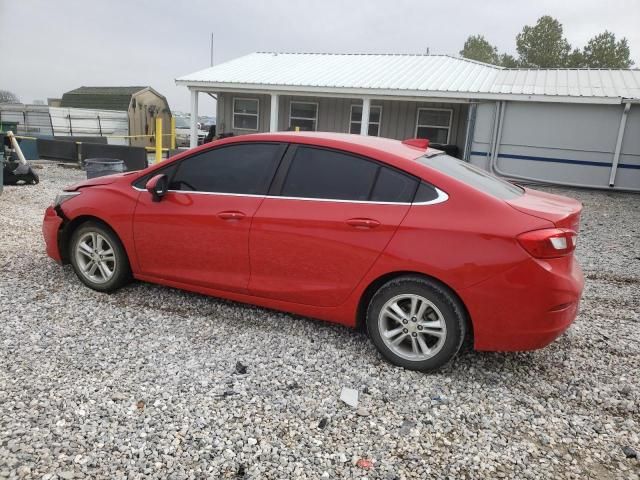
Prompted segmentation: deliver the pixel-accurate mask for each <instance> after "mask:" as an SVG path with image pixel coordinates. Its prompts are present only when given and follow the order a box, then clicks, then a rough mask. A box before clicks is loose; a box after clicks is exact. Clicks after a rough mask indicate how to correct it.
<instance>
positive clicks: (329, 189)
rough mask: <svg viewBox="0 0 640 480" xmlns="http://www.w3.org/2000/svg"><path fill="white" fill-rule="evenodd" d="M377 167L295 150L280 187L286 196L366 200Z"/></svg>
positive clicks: (326, 152)
mask: <svg viewBox="0 0 640 480" xmlns="http://www.w3.org/2000/svg"><path fill="white" fill-rule="evenodd" d="M378 168H379V167H378V165H377V164H376V163H374V162H370V161H368V160H365V159H363V158H359V157H354V156H352V155H349V154H346V153H341V152H336V151H333V150H323V149H318V148H310V147H298V149H297V150H296V154H295V156H294V158H293V160H292V162H291V166H290V167H289V172H288V173H287V178H286V180H285V182H284V186H283V188H282V195H283V196H285V197H302V198H323V199H331V200H361V201H362V200H368V199H369V192H370V191H371V187H372V185H373V182H374V180H375V177H376V173H377V171H378Z"/></svg>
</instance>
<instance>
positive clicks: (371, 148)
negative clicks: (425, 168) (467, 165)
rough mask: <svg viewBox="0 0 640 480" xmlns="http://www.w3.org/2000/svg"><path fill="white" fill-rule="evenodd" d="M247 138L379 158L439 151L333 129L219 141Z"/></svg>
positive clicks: (232, 140)
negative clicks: (333, 130) (328, 148)
mask: <svg viewBox="0 0 640 480" xmlns="http://www.w3.org/2000/svg"><path fill="white" fill-rule="evenodd" d="M247 141H252V142H260V141H263V142H264V141H268V142H287V143H300V144H307V145H316V146H322V147H334V148H337V149H340V150H345V151H348V152H353V153H360V154H363V155H371V156H374V157H376V158H380V157H385V156H388V155H392V156H394V157H396V158H397V159H404V160H411V161H412V162H413V160H415V159H416V158H418V157H421V156H423V155H425V154H429V155H431V154H433V153H436V152H437V150H434V149H431V148H430V149H424V148H420V147H416V146H412V145H407V144H405V143H402V142H401V141H400V140H393V139H391V138H384V137H372V136H367V135H354V134H349V133H333V132H273V133H252V134H248V135H238V136H233V137H227V138H225V139H224V140H220V143H219V144H222V143H237V142H247ZM216 143H217V142H216ZM365 151H366V153H365Z"/></svg>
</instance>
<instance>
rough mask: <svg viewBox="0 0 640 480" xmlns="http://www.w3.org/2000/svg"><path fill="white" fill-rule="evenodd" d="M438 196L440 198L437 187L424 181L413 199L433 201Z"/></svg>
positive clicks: (417, 201)
mask: <svg viewBox="0 0 640 480" xmlns="http://www.w3.org/2000/svg"><path fill="white" fill-rule="evenodd" d="M436 198H438V191H437V190H436V187H434V186H433V185H429V184H428V183H424V182H423V183H421V184H420V186H419V187H418V191H417V192H416V196H415V198H414V199H413V202H414V203H425V202H431V201H432V200H435V199H436Z"/></svg>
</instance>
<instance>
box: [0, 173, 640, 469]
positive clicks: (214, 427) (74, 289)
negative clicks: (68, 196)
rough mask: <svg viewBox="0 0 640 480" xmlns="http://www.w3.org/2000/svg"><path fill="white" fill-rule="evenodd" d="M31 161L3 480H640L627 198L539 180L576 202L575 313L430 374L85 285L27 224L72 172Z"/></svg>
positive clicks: (203, 309) (12, 279)
mask: <svg viewBox="0 0 640 480" xmlns="http://www.w3.org/2000/svg"><path fill="white" fill-rule="evenodd" d="M39 173H40V175H41V183H40V184H39V185H38V186H35V187H5V191H4V193H3V194H2V195H1V196H0V478H5V477H8V478H17V477H24V478H32V477H35V478H51V479H52V478H62V479H70V478H110V479H113V478H132V479H133V478H147V477H148V478H175V479H181V478H243V477H244V478H253V479H262V478H266V479H271V478H274V479H275V478H314V479H315V478H365V477H366V478H380V479H393V478H399V479H400V478H420V479H423V478H451V479H454V478H455V479H465V478H466V479H476V478H491V479H493V478H518V479H522V478H530V479H538V478H574V479H584V478H594V479H606V478H620V479H623V478H624V479H634V478H635V479H637V478H639V476H640V462H639V460H638V459H637V458H627V455H628V456H631V457H632V456H633V453H634V451H640V414H639V407H640V381H639V380H638V370H639V367H640V328H639V327H640V288H639V286H640V196H638V195H632V194H620V193H618V194H614V193H605V192H595V191H584V190H569V189H559V188H553V189H548V190H551V191H553V192H556V193H565V194H568V195H571V196H573V197H576V198H578V199H580V200H581V201H582V202H583V203H584V206H585V210H584V214H583V221H582V232H581V235H580V244H579V248H578V255H579V258H580V260H581V263H582V265H583V267H584V269H585V273H586V276H587V286H586V290H585V293H584V297H583V303H582V307H581V313H580V316H579V318H578V320H577V322H576V323H575V325H574V327H573V328H572V329H571V330H570V331H569V332H568V333H567V334H566V335H564V336H563V337H562V338H560V339H559V340H558V341H556V342H555V343H554V344H552V345H551V346H550V347H548V348H546V349H544V350H542V351H538V352H532V353H520V354H500V353H474V352H467V353H464V354H463V355H462V356H460V357H459V358H458V359H457V360H456V362H455V363H454V364H453V365H451V366H450V367H448V368H447V369H446V370H445V371H442V372H440V373H438V374H432V375H426V374H420V373H416V372H410V371H404V370H402V369H400V368H396V367H392V366H390V365H388V364H387V363H385V362H384V361H383V360H382V359H381V357H380V356H379V355H378V354H377V353H376V351H375V349H374V347H373V346H372V345H371V343H370V342H369V341H368V339H367V338H366V336H365V335H364V334H362V333H357V332H353V331H350V330H348V329H346V328H342V327H339V326H335V325H330V324H327V323H323V322H317V321H312V320H308V319H304V318H298V317H294V316H292V315H287V314H282V313H277V312H272V311H267V310H263V309H259V308H254V307H249V306H243V305H239V304H233V303H229V302H224V301H219V300H216V299H213V298H207V297H203V296H199V295H194V294H189V293H184V292H180V291H178V290H172V289H169V288H164V287H157V286H153V285H148V284H143V283H134V284H131V285H130V286H128V287H127V288H125V289H123V290H121V291H119V292H118V293H116V294H113V295H104V294H99V293H96V292H93V291H91V290H89V289H87V288H85V287H84V286H82V285H81V284H80V282H79V281H78V280H77V279H76V277H75V275H74V273H73V271H72V270H71V268H70V267H65V268H61V267H59V266H58V265H56V264H55V263H54V262H53V261H51V260H50V259H48V258H47V257H46V255H45V253H44V243H43V240H42V235H41V232H40V225H41V219H42V213H43V211H44V208H45V207H46V205H48V204H49V203H50V202H51V201H52V200H53V198H54V196H55V194H56V192H58V191H59V190H60V189H61V188H62V187H63V186H64V185H67V184H69V183H72V182H75V181H77V180H80V179H81V178H82V175H83V174H82V172H79V171H76V170H69V169H63V168H60V167H57V166H54V165H46V166H43V168H42V169H41V170H39ZM237 362H241V363H242V364H243V365H246V367H247V369H246V373H244V374H241V373H237ZM240 370H242V369H240ZM342 387H352V388H355V389H357V390H359V392H360V407H359V408H358V409H353V408H351V407H348V406H347V405H345V404H343V403H342V402H340V400H339V396H340V391H341V388H342ZM625 447H628V448H627V449H626V450H625V449H624V448H625ZM629 449H633V450H629ZM625 452H626V453H625ZM361 458H364V459H368V460H371V461H372V462H373V463H372V467H371V468H367V465H366V464H362V462H361V463H360V465H356V463H357V461H358V460H359V459H361Z"/></svg>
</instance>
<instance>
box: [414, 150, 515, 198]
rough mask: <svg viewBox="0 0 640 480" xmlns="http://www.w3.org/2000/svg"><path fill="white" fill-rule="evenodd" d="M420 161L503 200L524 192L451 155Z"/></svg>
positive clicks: (420, 159)
mask: <svg viewBox="0 0 640 480" xmlns="http://www.w3.org/2000/svg"><path fill="white" fill-rule="evenodd" d="M418 161H419V162H420V163H422V164H424V165H426V166H428V167H431V168H433V169H434V170H437V171H439V172H441V173H444V174H445V175H448V176H450V177H453V178H455V179H456V180H459V181H461V182H464V183H466V184H467V185H469V186H471V187H473V188H475V189H476V190H480V191H481V192H484V193H487V194H489V195H492V196H494V197H496V198H500V199H502V200H511V199H514V198H517V197H519V196H520V195H522V194H523V193H524V190H523V189H522V188H520V187H518V186H516V185H514V184H512V183H509V182H507V181H505V180H502V179H500V178H498V177H495V176H494V175H491V174H490V173H489V172H486V171H484V170H482V169H481V168H478V167H476V166H475V165H471V164H470V163H467V162H463V161H461V160H458V159H457V158H454V157H450V156H449V155H445V154H440V155H434V156H432V157H427V156H424V157H420V158H418Z"/></svg>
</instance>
